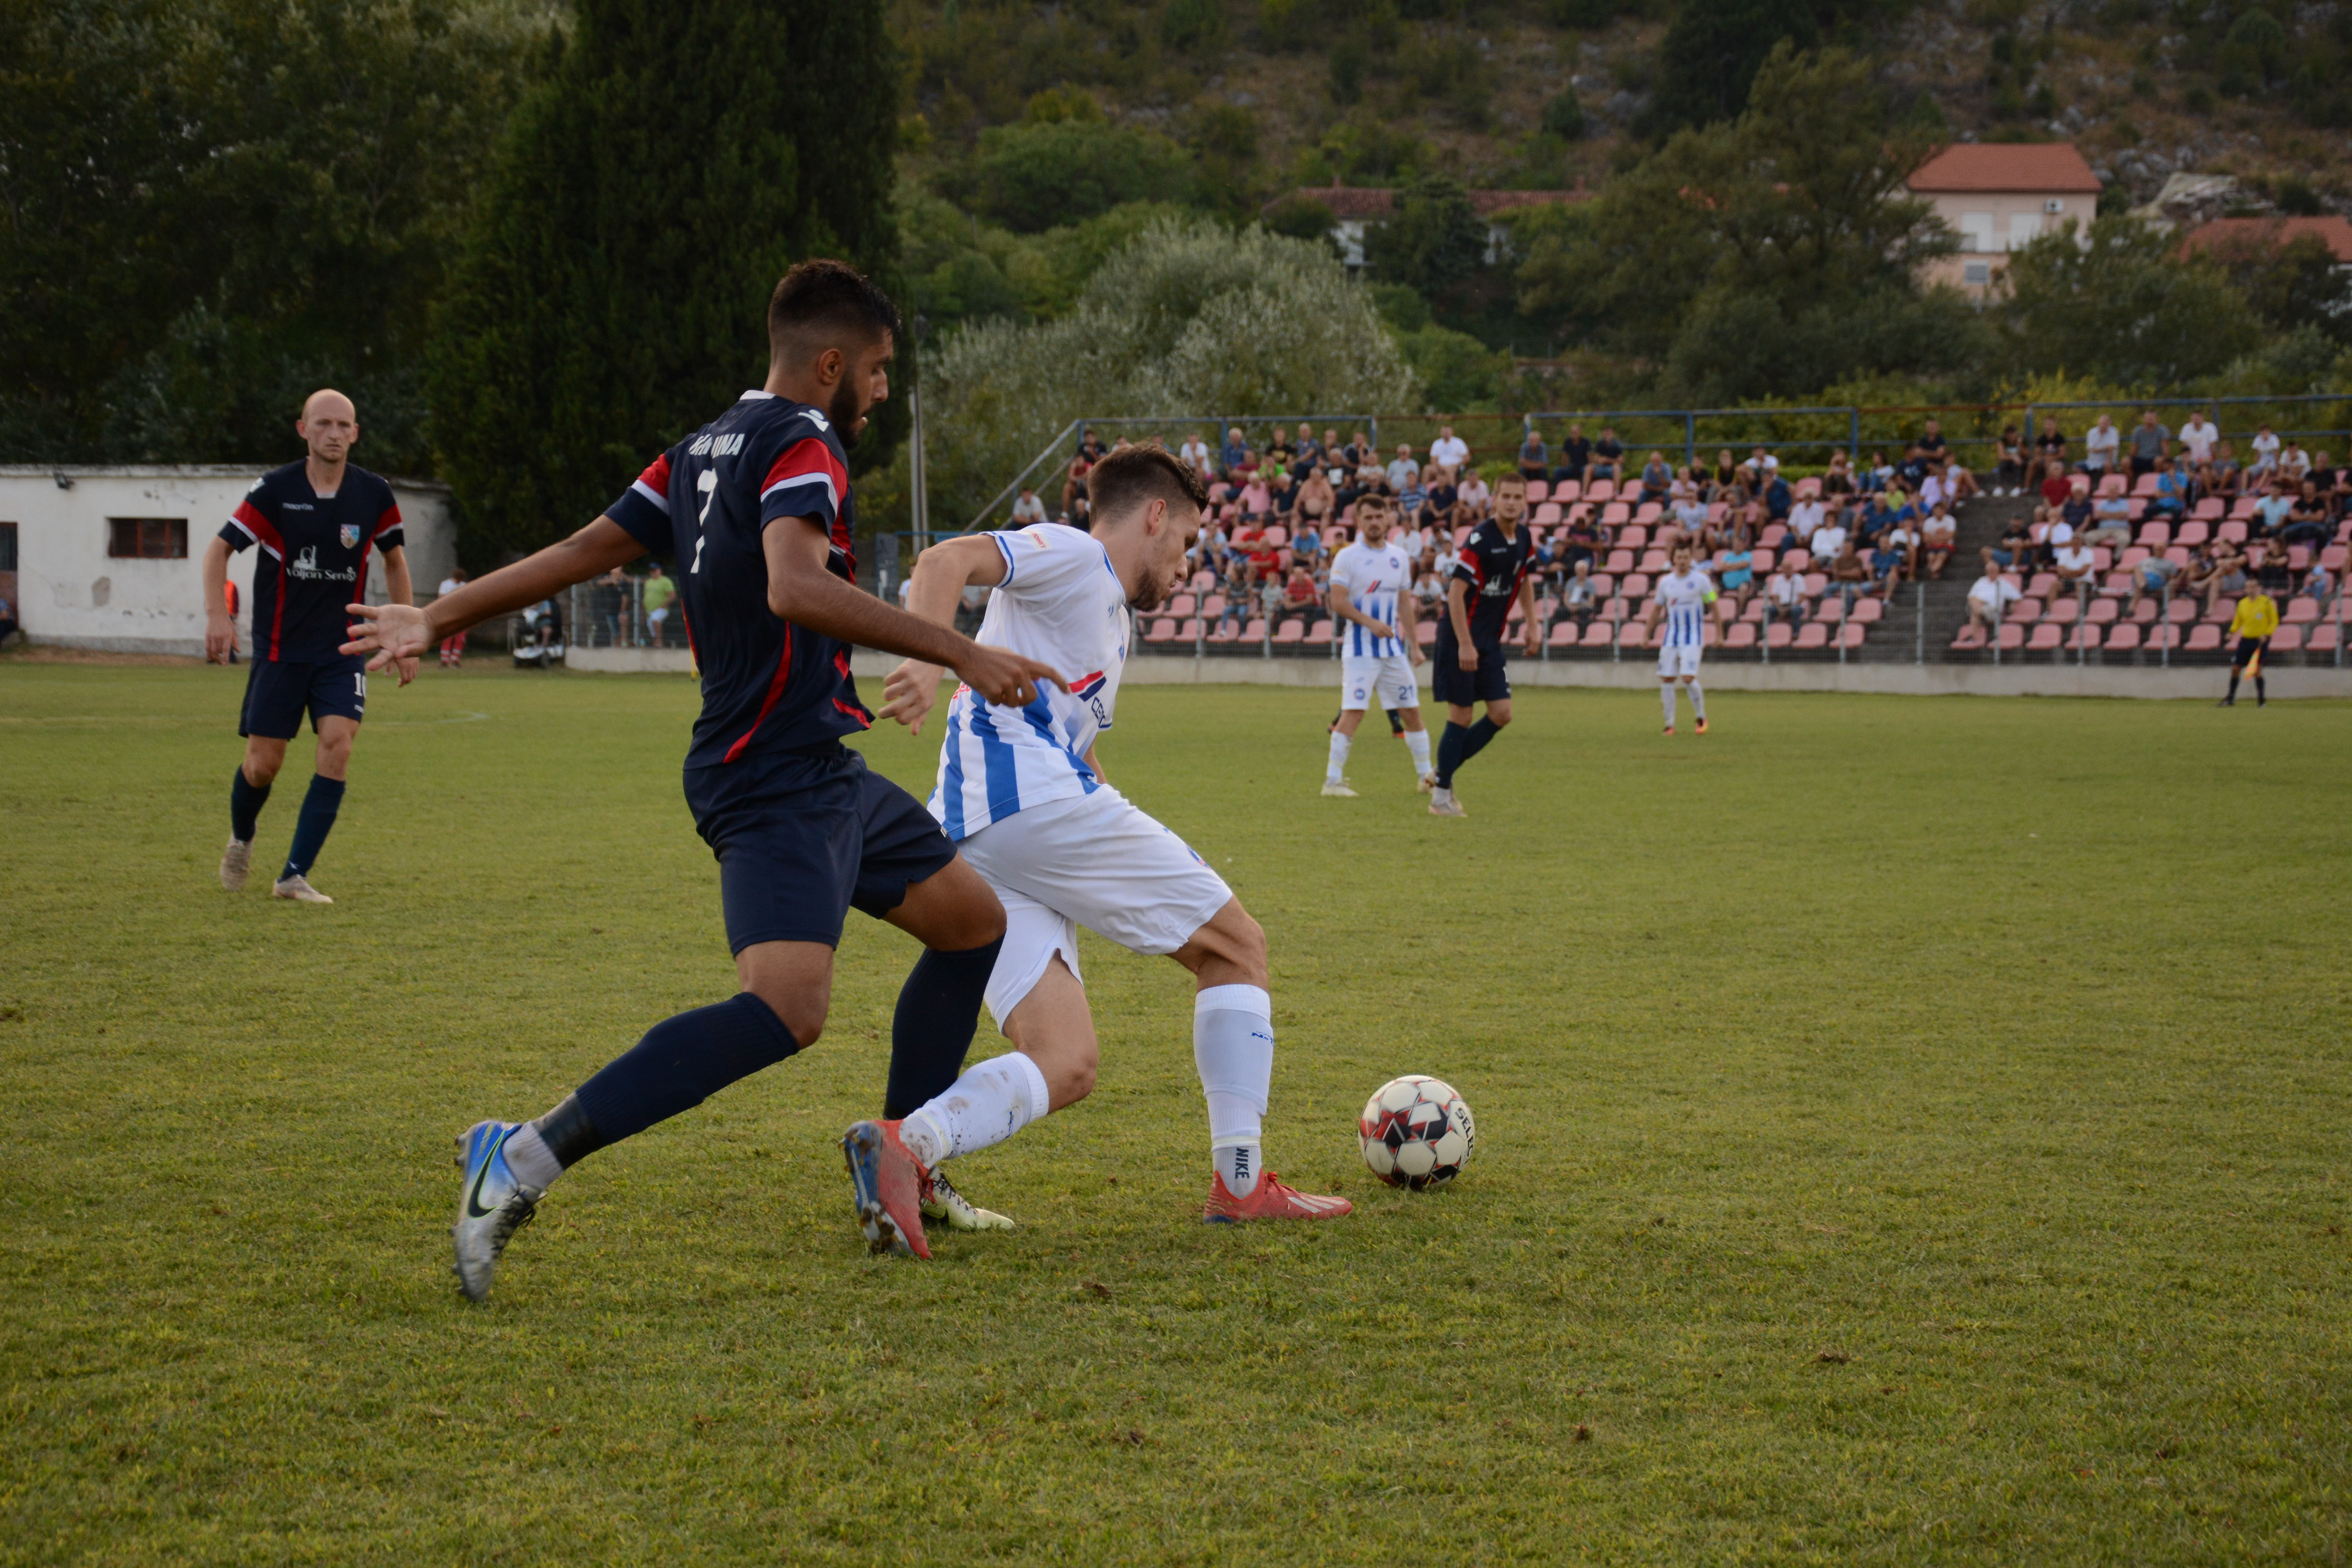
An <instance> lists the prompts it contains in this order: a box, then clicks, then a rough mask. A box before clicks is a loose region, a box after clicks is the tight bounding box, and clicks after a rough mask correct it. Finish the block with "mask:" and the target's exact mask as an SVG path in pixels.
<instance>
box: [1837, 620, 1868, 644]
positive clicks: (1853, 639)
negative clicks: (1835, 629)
mask: <svg viewBox="0 0 2352 1568" xmlns="http://www.w3.org/2000/svg"><path fill="white" fill-rule="evenodd" d="M1869 635H1870V628H1869V627H1868V626H1864V625H1862V624H1861V623H1860V622H1858V621H1849V622H1848V623H1847V624H1846V627H1845V629H1844V630H1843V631H1842V632H1840V633H1838V638H1837V640H1838V642H1839V644H1840V645H1841V646H1842V647H1861V646H1862V639H1863V638H1864V637H1868V636H1869Z"/></svg>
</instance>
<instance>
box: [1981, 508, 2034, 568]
mask: <svg viewBox="0 0 2352 1568" xmlns="http://www.w3.org/2000/svg"><path fill="white" fill-rule="evenodd" d="M2034 549H2035V545H2034V542H2033V528H2032V523H2031V522H2029V521H2027V518H2026V515H2025V513H2023V512H2014V513H2011V516H2010V520H2009V521H2008V523H2007V524H2006V525H2005V526H2004V527H2003V528H2002V529H2001V532H2000V543H1999V544H1997V545H1994V546H1992V547H1991V548H1990V552H1989V553H1990V556H1991V558H1992V559H1993V560H1995V561H1997V562H1999V563H2000V565H2001V566H2002V568H2003V569H2004V570H2015V571H2020V572H2021V571H2023V570H2025V568H2026V567H2027V566H2028V565H2030V564H2032V560H2033V552H2034Z"/></svg>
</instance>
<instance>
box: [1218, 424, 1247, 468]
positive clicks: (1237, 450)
mask: <svg viewBox="0 0 2352 1568" xmlns="http://www.w3.org/2000/svg"><path fill="white" fill-rule="evenodd" d="M1248 458H1249V445H1248V443H1247V442H1245V441H1244V440H1243V439H1242V427H1241V426H1238V425H1236V426H1234V427H1233V428H1232V429H1230V430H1228V431H1226V432H1225V445H1224V448H1223V450H1222V451H1220V452H1219V453H1218V454H1217V462H1218V466H1219V467H1220V468H1223V470H1224V471H1225V473H1226V474H1227V475H1228V476H1231V475H1232V474H1233V473H1234V470H1235V469H1237V468H1240V467H1241V466H1242V464H1243V463H1244V462H1245V461H1247V460H1248Z"/></svg>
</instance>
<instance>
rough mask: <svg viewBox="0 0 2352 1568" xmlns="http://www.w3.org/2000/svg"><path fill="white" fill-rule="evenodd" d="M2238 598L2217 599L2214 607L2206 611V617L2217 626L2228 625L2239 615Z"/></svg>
mask: <svg viewBox="0 0 2352 1568" xmlns="http://www.w3.org/2000/svg"><path fill="white" fill-rule="evenodd" d="M2237 614H2238V601H2237V600H2235V599H2216V600H2214V601H2213V607H2212V608H2211V609H2210V610H2208V611H2206V612H2205V618H2206V619H2207V620H2208V621H2210V622H2211V623H2212V624H2213V625H2215V626H2228V625H2229V624H2230V623H2231V621H2232V620H2233V619H2235V618H2236V617H2237Z"/></svg>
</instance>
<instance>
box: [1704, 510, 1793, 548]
mask: <svg viewBox="0 0 2352 1568" xmlns="http://www.w3.org/2000/svg"><path fill="white" fill-rule="evenodd" d="M1710 515H1712V514H1710ZM1788 537H1789V525H1788V524H1787V523H1785V522H1774V523H1767V524H1766V525H1765V528H1764V531H1763V532H1761V533H1759V534H1758V535H1757V536H1756V542H1757V543H1759V544H1760V545H1762V546H1763V547H1764V548H1765V549H1767V550H1778V549H1780V542H1781V541H1783V540H1785V539H1787V538H1788Z"/></svg>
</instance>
